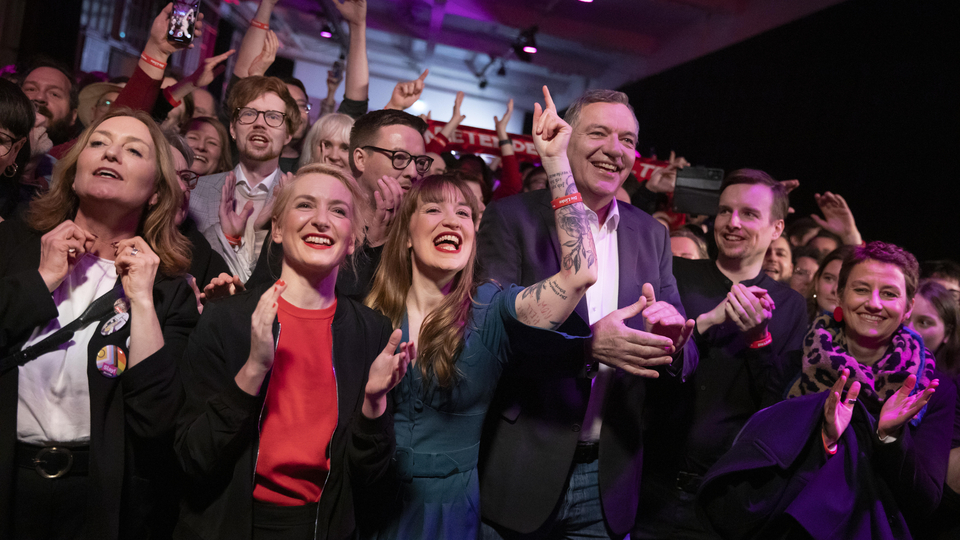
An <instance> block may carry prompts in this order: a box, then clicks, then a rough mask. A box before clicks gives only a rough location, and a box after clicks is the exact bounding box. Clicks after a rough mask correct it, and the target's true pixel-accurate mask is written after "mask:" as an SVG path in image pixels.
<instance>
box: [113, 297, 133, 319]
mask: <svg viewBox="0 0 960 540" xmlns="http://www.w3.org/2000/svg"><path fill="white" fill-rule="evenodd" d="M113 311H114V312H115V313H116V314H117V315H119V314H121V313H129V312H130V301H129V300H127V299H126V298H117V301H116V302H114V303H113Z"/></svg>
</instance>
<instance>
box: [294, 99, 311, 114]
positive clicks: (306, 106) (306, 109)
mask: <svg viewBox="0 0 960 540" xmlns="http://www.w3.org/2000/svg"><path fill="white" fill-rule="evenodd" d="M297 107H300V110H302V111H303V112H310V109H312V108H313V105H311V104H310V102H309V101H298V102H297Z"/></svg>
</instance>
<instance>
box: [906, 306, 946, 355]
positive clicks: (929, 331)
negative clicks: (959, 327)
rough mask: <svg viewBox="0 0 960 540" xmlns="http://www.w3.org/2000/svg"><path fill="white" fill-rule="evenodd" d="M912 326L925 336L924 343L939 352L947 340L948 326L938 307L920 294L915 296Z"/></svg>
mask: <svg viewBox="0 0 960 540" xmlns="http://www.w3.org/2000/svg"><path fill="white" fill-rule="evenodd" d="M910 328H913V329H914V330H916V331H917V333H918V334H920V337H922V338H923V345H924V346H925V347H926V348H928V349H930V350H931V351H933V352H934V353H936V352H937V349H939V348H940V347H941V346H943V344H944V343H946V342H947V339H948V338H949V336H947V328H946V325H944V323H943V319H941V318H940V313H938V312H937V308H936V307H935V306H934V305H933V304H932V303H930V301H929V300H927V299H926V298H924V297H923V295H922V294H918V295H917V296H916V297H914V302H913V312H912V314H911V315H910Z"/></svg>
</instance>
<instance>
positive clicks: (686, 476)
mask: <svg viewBox="0 0 960 540" xmlns="http://www.w3.org/2000/svg"><path fill="white" fill-rule="evenodd" d="M701 483H703V476H701V475H699V474H694V473H689V472H685V471H680V472H678V473H677V489H679V490H680V491H685V492H687V493H696V492H697V490H698V489H700V484H701Z"/></svg>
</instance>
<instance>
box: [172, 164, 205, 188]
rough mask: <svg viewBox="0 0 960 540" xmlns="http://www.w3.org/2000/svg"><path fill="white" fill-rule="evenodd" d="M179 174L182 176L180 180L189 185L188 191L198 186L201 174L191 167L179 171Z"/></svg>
mask: <svg viewBox="0 0 960 540" xmlns="http://www.w3.org/2000/svg"><path fill="white" fill-rule="evenodd" d="M177 176H178V177H179V178H180V181H181V182H183V183H184V184H185V185H186V186H187V190H188V191H192V190H193V188H195V187H197V180H200V175H199V174H197V173H195V172H193V171H191V170H190V169H184V170H182V171H177Z"/></svg>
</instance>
